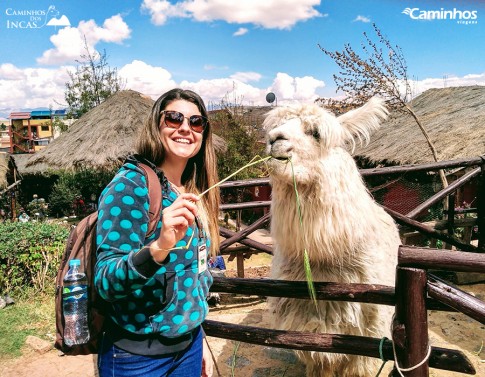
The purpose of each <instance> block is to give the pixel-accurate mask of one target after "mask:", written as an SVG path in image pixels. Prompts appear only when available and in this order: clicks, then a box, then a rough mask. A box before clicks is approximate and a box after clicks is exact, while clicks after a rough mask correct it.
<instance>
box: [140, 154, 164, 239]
mask: <svg viewBox="0 0 485 377" xmlns="http://www.w3.org/2000/svg"><path fill="white" fill-rule="evenodd" d="M138 166H139V167H140V168H142V169H143V171H144V172H145V177H146V178H147V188H148V197H149V203H150V208H149V209H148V215H149V221H148V231H147V234H146V237H149V236H151V235H152V234H153V232H155V229H156V228H157V223H158V220H160V212H161V211H162V185H161V184H160V180H159V179H158V176H157V173H155V171H154V170H153V169H152V168H151V167H149V166H148V165H146V164H144V163H142V162H139V163H138Z"/></svg>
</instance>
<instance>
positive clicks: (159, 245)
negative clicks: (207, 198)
mask: <svg viewBox="0 0 485 377" xmlns="http://www.w3.org/2000/svg"><path fill="white" fill-rule="evenodd" d="M197 201H199V197H198V196H197V195H195V194H191V193H185V194H180V195H179V197H178V198H177V199H176V200H175V201H174V202H173V203H172V204H171V205H170V206H168V207H166V208H164V209H163V211H162V230H161V232H160V237H158V239H157V240H155V241H154V242H152V243H151V244H150V253H151V255H152V256H153V259H154V260H155V261H156V262H158V263H160V262H163V260H165V258H166V257H167V255H168V253H169V251H170V249H171V248H173V247H174V246H175V244H176V243H177V242H178V241H180V240H181V239H182V238H184V236H185V233H186V232H187V229H188V228H189V227H190V226H191V225H192V224H193V223H194V221H195V217H196V216H197V205H196V202H197Z"/></svg>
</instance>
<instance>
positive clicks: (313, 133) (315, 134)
mask: <svg viewBox="0 0 485 377" xmlns="http://www.w3.org/2000/svg"><path fill="white" fill-rule="evenodd" d="M306 134H307V135H309V136H311V137H313V138H314V139H315V140H316V141H317V142H320V138H321V136H320V132H318V130H308V131H307V132H306Z"/></svg>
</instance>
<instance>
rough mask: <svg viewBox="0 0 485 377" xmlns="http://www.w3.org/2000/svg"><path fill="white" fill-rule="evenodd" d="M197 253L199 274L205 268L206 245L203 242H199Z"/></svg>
mask: <svg viewBox="0 0 485 377" xmlns="http://www.w3.org/2000/svg"><path fill="white" fill-rule="evenodd" d="M197 249H198V254H199V274H200V273H202V272H204V271H205V270H207V246H206V245H205V242H204V243H201V244H199V246H198V248H197Z"/></svg>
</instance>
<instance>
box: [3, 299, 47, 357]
mask: <svg viewBox="0 0 485 377" xmlns="http://www.w3.org/2000/svg"><path fill="white" fill-rule="evenodd" d="M14 299H15V304H13V305H8V306H7V307H5V308H4V309H2V310H0V360H5V359H11V358H15V357H19V356H21V353H22V348H23V346H24V345H25V339H26V338H27V336H28V335H34V336H37V337H39V338H41V339H45V340H48V341H53V336H55V312H54V295H31V296H30V297H27V298H22V299H16V298H15V297H14Z"/></svg>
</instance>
